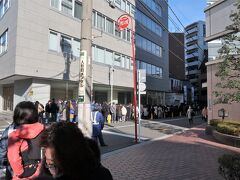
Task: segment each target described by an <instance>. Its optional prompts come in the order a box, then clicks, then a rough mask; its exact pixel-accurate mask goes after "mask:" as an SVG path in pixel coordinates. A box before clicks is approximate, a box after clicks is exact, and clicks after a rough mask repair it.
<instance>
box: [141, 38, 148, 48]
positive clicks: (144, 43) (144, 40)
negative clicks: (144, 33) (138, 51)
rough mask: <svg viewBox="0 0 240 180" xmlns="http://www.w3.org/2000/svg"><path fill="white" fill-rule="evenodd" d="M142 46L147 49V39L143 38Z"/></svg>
mask: <svg viewBox="0 0 240 180" xmlns="http://www.w3.org/2000/svg"><path fill="white" fill-rule="evenodd" d="M142 48H143V49H144V50H147V40H146V39H145V38H142Z"/></svg>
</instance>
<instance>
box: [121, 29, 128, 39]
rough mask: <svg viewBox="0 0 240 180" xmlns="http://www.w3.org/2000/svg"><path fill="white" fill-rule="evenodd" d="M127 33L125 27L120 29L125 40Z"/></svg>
mask: <svg viewBox="0 0 240 180" xmlns="http://www.w3.org/2000/svg"><path fill="white" fill-rule="evenodd" d="M126 37H127V34H126V29H124V30H122V39H124V40H126Z"/></svg>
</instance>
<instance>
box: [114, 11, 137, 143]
mask: <svg viewBox="0 0 240 180" xmlns="http://www.w3.org/2000/svg"><path fill="white" fill-rule="evenodd" d="M130 21H131V22H130ZM129 22H130V23H131V33H132V39H131V40H132V63H133V103H134V104H133V106H134V120H135V142H136V143H137V140H138V139H137V77H136V76H137V75H136V74H137V71H136V61H135V40H134V39H135V38H134V30H133V18H132V16H130V15H129V14H123V15H121V16H120V17H119V18H118V20H117V23H118V28H119V30H124V29H126V28H128V26H129Z"/></svg>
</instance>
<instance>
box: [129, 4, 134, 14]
mask: <svg viewBox="0 0 240 180" xmlns="http://www.w3.org/2000/svg"><path fill="white" fill-rule="evenodd" d="M130 15H131V16H133V17H134V15H135V7H134V6H133V5H132V4H131V12H130Z"/></svg>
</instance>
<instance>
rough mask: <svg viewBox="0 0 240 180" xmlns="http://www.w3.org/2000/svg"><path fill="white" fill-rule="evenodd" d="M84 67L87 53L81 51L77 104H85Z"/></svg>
mask: <svg viewBox="0 0 240 180" xmlns="http://www.w3.org/2000/svg"><path fill="white" fill-rule="evenodd" d="M86 66H87V51H85V50H83V51H81V52H80V72H79V93H78V103H84V102H85V89H86Z"/></svg>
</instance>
